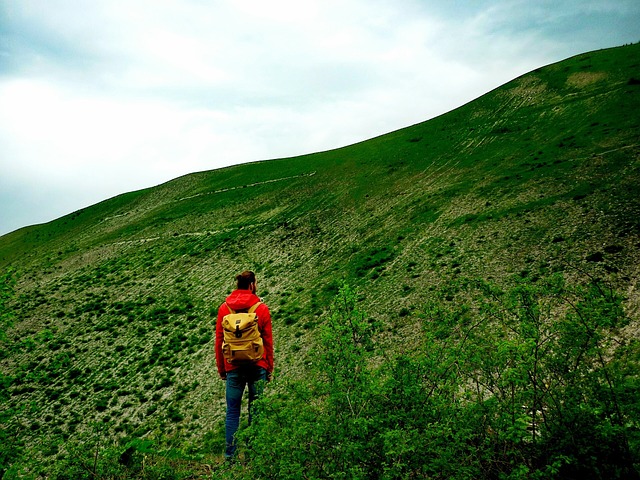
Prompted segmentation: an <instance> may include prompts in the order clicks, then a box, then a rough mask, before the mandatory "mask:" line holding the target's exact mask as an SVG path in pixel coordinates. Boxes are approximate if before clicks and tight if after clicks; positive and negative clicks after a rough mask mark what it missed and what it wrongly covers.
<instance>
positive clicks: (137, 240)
mask: <svg viewBox="0 0 640 480" xmlns="http://www.w3.org/2000/svg"><path fill="white" fill-rule="evenodd" d="M268 224H269V222H260V223H252V224H251V225H242V226H240V227H230V228H223V229H221V230H205V231H203V232H185V233H173V234H171V235H165V236H156V237H146V238H135V239H133V240H123V241H121V242H114V243H111V244H109V245H133V244H136V243H147V242H155V241H156V240H161V239H162V238H179V237H204V236H206V235H218V234H220V233H229V232H233V231H235V230H244V229H245V228H254V227H261V226H264V225H268Z"/></svg>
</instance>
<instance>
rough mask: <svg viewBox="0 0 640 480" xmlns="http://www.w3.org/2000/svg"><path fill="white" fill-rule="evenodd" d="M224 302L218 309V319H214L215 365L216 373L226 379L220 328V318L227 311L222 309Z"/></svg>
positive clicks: (222, 335)
mask: <svg viewBox="0 0 640 480" xmlns="http://www.w3.org/2000/svg"><path fill="white" fill-rule="evenodd" d="M225 309H226V304H222V305H221V306H220V308H219V309H218V319H217V321H216V366H217V367H218V375H220V378H221V379H223V380H226V379H227V372H226V369H225V367H224V356H223V355H222V340H223V339H224V331H223V330H222V319H223V317H224V316H225V315H226V314H227V313H229V312H228V311H226V312H225V311H224V310H225Z"/></svg>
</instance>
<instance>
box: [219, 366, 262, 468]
mask: <svg viewBox="0 0 640 480" xmlns="http://www.w3.org/2000/svg"><path fill="white" fill-rule="evenodd" d="M266 380H267V371H266V370H265V369H264V368H262V367H256V366H255V365H247V366H242V367H239V368H236V369H235V370H231V371H230V372H227V393H226V397H227V417H226V419H225V441H226V449H225V452H224V456H225V458H232V457H233V456H234V455H235V453H236V439H235V436H236V432H237V431H238V427H239V426H240V407H241V405H242V394H243V393H244V388H245V386H248V387H249V425H251V413H252V412H251V404H252V403H253V401H254V400H255V399H256V398H258V396H259V395H260V394H261V393H262V389H263V383H260V382H264V381H266Z"/></svg>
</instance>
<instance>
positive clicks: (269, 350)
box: [258, 304, 273, 378]
mask: <svg viewBox="0 0 640 480" xmlns="http://www.w3.org/2000/svg"><path fill="white" fill-rule="evenodd" d="M260 310H261V311H260V312H259V313H258V318H259V319H260V320H259V322H260V323H261V324H262V325H261V328H260V335H261V336H262V344H263V346H264V357H263V358H264V360H265V362H266V363H267V374H268V376H269V378H271V374H272V373H273V332H272V329H271V312H269V307H267V306H266V305H264V304H263V306H262V307H261V308H260Z"/></svg>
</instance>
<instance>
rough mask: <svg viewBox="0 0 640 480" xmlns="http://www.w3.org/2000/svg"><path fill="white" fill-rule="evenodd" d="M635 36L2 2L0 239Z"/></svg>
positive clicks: (404, 13) (613, 15)
mask: <svg viewBox="0 0 640 480" xmlns="http://www.w3.org/2000/svg"><path fill="white" fill-rule="evenodd" d="M638 41H640V1H638V0H621V1H616V0H548V1H547V0H541V1H537V0H526V1H520V0H505V1H488V0H485V1H479V0H469V1H465V0H432V1H429V0H268V1H267V0H233V1H232V0H209V1H207V0H91V1H82V0H68V1H66V0H0V235H2V234H5V233H7V232H10V231H13V230H15V229H17V228H20V227H23V226H27V225H32V224H35V223H43V222H48V221H50V220H53V219H55V218H58V217H60V216H63V215H65V214H67V213H71V212H73V211H75V210H78V209H80V208H83V207H86V206H89V205H92V204H95V203H97V202H99V201H102V200H104V199H107V198H110V197H113V196H115V195H118V194H121V193H125V192H129V191H132V190H138V189H141V188H146V187H150V186H154V185H157V184H159V183H163V182H165V181H168V180H171V179H173V178H176V177H178V176H180V175H183V174H187V173H192V172H196V171H202V170H210V169H215V168H220V167H224V166H228V165H232V164H238V163H242V162H247V161H255V160H266V159H273V158H281V157H288V156H294V155H300V154H305V153H312V152H317V151H321V150H328V149H332V148H336V147H340V146H344V145H348V144H351V143H355V142H358V141H361V140H366V139H368V138H371V137H374V136H377V135H380V134H383V133H387V132H390V131H393V130H397V129H399V128H403V127H406V126H409V125H412V124H415V123H418V122H421V121H424V120H428V119H430V118H433V117H435V116H437V115H440V114H442V113H445V112H447V111H450V110H452V109H454V108H456V107H459V106H460V105H463V104H464V103H467V102H468V101H471V100H473V99H474V98H477V97H479V96H480V95H482V94H484V93H486V92H488V91H490V90H492V89H493V88H495V87H497V86H499V85H502V84H503V83H506V82H507V81H509V80H512V79H513V78H515V77H517V76H519V75H521V74H523V73H527V72H529V71H531V70H533V69H535V68H538V67H540V66H543V65H547V64H549V63H553V62H556V61H559V60H563V59H565V58H568V57H570V56H573V55H576V54H579V53H583V52H586V51H590V50H596V49H600V48H607V47H613V46H618V45H623V44H627V43H635V42H638Z"/></svg>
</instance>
